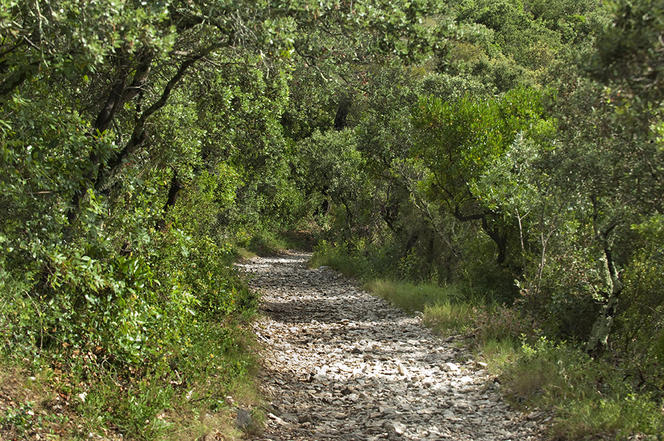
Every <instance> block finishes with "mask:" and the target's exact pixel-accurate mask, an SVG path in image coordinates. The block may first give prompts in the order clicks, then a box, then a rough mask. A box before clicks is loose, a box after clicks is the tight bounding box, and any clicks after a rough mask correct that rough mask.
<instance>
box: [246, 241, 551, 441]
mask: <svg viewBox="0 0 664 441" xmlns="http://www.w3.org/2000/svg"><path fill="white" fill-rule="evenodd" d="M309 257H310V256H309V255H308V254H298V253H292V254H291V255H288V256H281V257H278V258H255V259H253V260H252V261H251V262H249V263H245V264H243V265H240V266H241V268H242V270H243V271H245V272H246V273H248V274H249V278H250V284H251V285H252V286H253V287H254V289H257V290H258V291H260V292H261V293H262V303H261V309H262V312H263V314H264V316H265V318H264V319H262V320H261V321H259V322H258V323H256V333H257V335H258V338H259V340H261V341H262V342H263V344H264V350H263V353H262V358H263V360H262V364H263V368H264V371H263V375H262V380H263V383H264V386H263V387H264V391H265V393H266V395H267V401H268V402H269V403H270V405H269V406H268V409H267V417H268V421H267V427H266V430H265V432H264V433H262V434H261V435H259V436H257V437H256V438H255V439H256V440H275V441H276V440H284V441H285V440H324V439H333V440H379V439H395V440H396V439H404V440H487V441H493V440H496V441H497V440H501V441H507V440H514V441H517V440H519V441H523V440H537V439H540V438H539V436H538V435H537V433H538V431H537V422H536V421H532V420H529V419H528V418H526V417H525V416H524V415H523V414H521V413H519V412H516V411H514V410H512V409H510V408H509V407H508V406H507V404H506V403H504V402H503V401H502V399H501V398H500V394H499V392H498V390H497V388H498V385H497V384H496V383H495V382H493V381H492V380H491V379H490V378H489V376H488V375H487V373H486V372H485V371H484V370H483V369H482V368H481V366H479V365H477V364H476V363H475V362H474V361H473V360H472V358H471V357H470V355H469V353H468V351H467V350H466V349H463V348H460V347H458V345H455V344H454V342H453V341H445V340H443V339H440V338H438V337H436V336H434V335H432V333H431V332H430V331H429V330H428V329H426V328H425V327H423V326H422V324H421V322H420V319H419V318H417V317H410V316H407V315H406V314H404V313H403V312H401V311H399V310H396V309H395V308H393V307H391V306H390V305H388V304H387V303H386V302H384V301H383V300H381V299H378V298H375V297H373V296H371V295H369V294H368V293H366V292H363V291H362V290H360V289H359V288H357V287H356V286H354V285H353V283H352V282H350V281H349V280H347V279H346V278H344V277H342V276H340V275H338V274H337V273H335V272H334V271H332V270H330V269H327V268H320V269H316V270H310V269H307V267H306V261H307V260H308V258H309Z"/></svg>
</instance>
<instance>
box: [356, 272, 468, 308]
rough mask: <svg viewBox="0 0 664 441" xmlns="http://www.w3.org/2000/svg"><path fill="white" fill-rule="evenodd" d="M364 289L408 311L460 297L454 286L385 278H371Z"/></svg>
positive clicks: (446, 302)
mask: <svg viewBox="0 0 664 441" xmlns="http://www.w3.org/2000/svg"><path fill="white" fill-rule="evenodd" d="M365 289H367V290H368V291H370V292H372V293H374V294H376V295H378V296H380V297H382V298H384V299H386V300H389V301H390V302H391V303H393V304H394V305H396V306H398V307H399V308H401V309H403V310H405V311H408V312H415V311H420V312H426V310H427V307H429V308H430V307H432V306H434V305H441V304H450V302H452V301H454V300H456V299H460V298H461V297H462V295H461V293H460V292H459V289H458V287H456V286H439V285H436V284H433V283H420V284H415V283H410V282H400V281H393V280H385V279H375V280H371V281H369V282H367V283H366V284H365Z"/></svg>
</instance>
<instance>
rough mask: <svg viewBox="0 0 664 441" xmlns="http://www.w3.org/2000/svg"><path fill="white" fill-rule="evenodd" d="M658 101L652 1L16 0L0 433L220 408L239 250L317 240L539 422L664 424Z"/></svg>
mask: <svg viewBox="0 0 664 441" xmlns="http://www.w3.org/2000/svg"><path fill="white" fill-rule="evenodd" d="M663 99H664V2H662V1H661V0H613V1H600V0H546V1H544V0H457V1H449V0H410V1H407V0H149V1H147V0H85V1H82V0H51V1H48V0H0V438H3V439H34V437H35V436H36V435H37V434H41V435H40V436H41V437H42V439H44V438H45V437H46V436H47V435H48V436H49V437H51V438H48V437H47V438H46V439H87V438H88V434H89V433H94V434H98V435H99V436H102V437H106V438H105V439H113V436H114V434H121V435H122V436H124V437H125V439H145V440H154V439H196V437H197V436H200V434H201V433H205V430H206V428H205V427H204V426H205V425H206V424H207V425H210V424H212V425H214V424H217V425H219V424H221V425H223V424H225V423H224V421H225V418H226V417H227V413H228V400H227V399H226V397H227V396H228V395H232V396H234V397H235V399H236V400H238V401H242V402H246V403H249V404H247V406H249V405H251V403H254V404H255V403H258V402H259V401H260V397H259V396H257V394H256V392H255V389H254V388H255V384H254V383H255V380H254V375H255V370H256V360H255V357H254V356H253V355H252V354H254V350H253V349H252V348H253V347H254V345H255V344H256V342H255V341H254V340H253V339H252V335H251V331H250V327H249V325H248V324H249V323H250V322H251V320H253V317H254V316H255V313H256V309H257V301H258V299H257V298H256V295H255V294H253V293H252V292H251V291H250V290H249V289H248V288H247V286H246V285H245V283H244V282H243V281H242V280H241V279H240V277H239V276H238V275H237V274H236V272H235V271H234V269H233V262H235V261H237V260H238V259H239V258H241V257H242V256H245V257H246V255H249V254H250V251H248V250H251V251H253V252H256V253H265V252H270V251H274V249H276V248H289V247H296V246H306V245H308V244H309V243H313V242H315V245H314V257H313V259H312V264H313V265H321V264H324V265H329V266H332V267H334V268H337V269H339V270H341V271H343V272H345V273H347V274H350V275H353V276H354V277H356V278H358V279H359V280H361V281H362V282H363V283H365V284H366V286H367V287H368V289H370V290H372V291H374V292H376V293H377V294H378V295H383V296H386V297H387V298H390V299H392V300H393V301H394V302H395V303H397V304H399V303H401V304H402V307H404V308H405V309H412V310H421V311H423V312H424V318H425V321H428V322H429V323H430V325H431V326H432V327H433V328H434V329H438V331H439V332H440V333H442V334H445V333H465V334H467V335H468V336H469V337H470V338H471V339H472V342H473V343H472V344H473V345H474V347H475V350H476V351H477V353H478V356H479V357H483V358H484V359H485V360H486V361H487V363H488V364H489V368H490V369H494V370H495V372H496V375H499V376H501V378H503V379H504V383H505V384H506V385H508V386H509V387H508V388H507V392H506V393H507V395H508V398H509V399H511V400H512V401H513V402H514V403H515V404H516V405H520V406H524V407H538V408H546V409H550V410H551V412H552V413H553V415H555V417H554V420H553V421H554V425H553V428H552V429H551V432H550V433H551V437H552V439H560V440H564V439H570V440H572V439H628V438H630V437H633V436H638V437H641V438H638V439H653V440H655V439H657V440H659V439H662V438H661V437H662V433H664V408H663V404H664V401H663V399H664V393H663V392H662V391H663V390H664V278H663V277H662V275H663V274H664V196H663V195H664V104H663ZM289 232H290V233H291V234H288V233H289ZM293 232H296V233H297V235H295V234H292V233H293ZM303 236H306V237H307V244H303V243H302V241H300V243H295V242H297V241H296V239H297V238H299V237H303ZM258 407H259V406H258V405H257V408H258ZM203 413H206V414H208V415H212V417H210V418H218V420H214V421H211V420H209V419H208V420H206V421H203V420H202V419H200V418H196V417H195V416H196V415H201V414H203ZM259 413H260V412H259V411H257V415H258V414H259ZM256 419H257V420H260V418H259V417H258V416H257V417H256ZM229 430H232V429H229ZM257 430H258V429H257ZM635 439H636V438H635Z"/></svg>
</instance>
